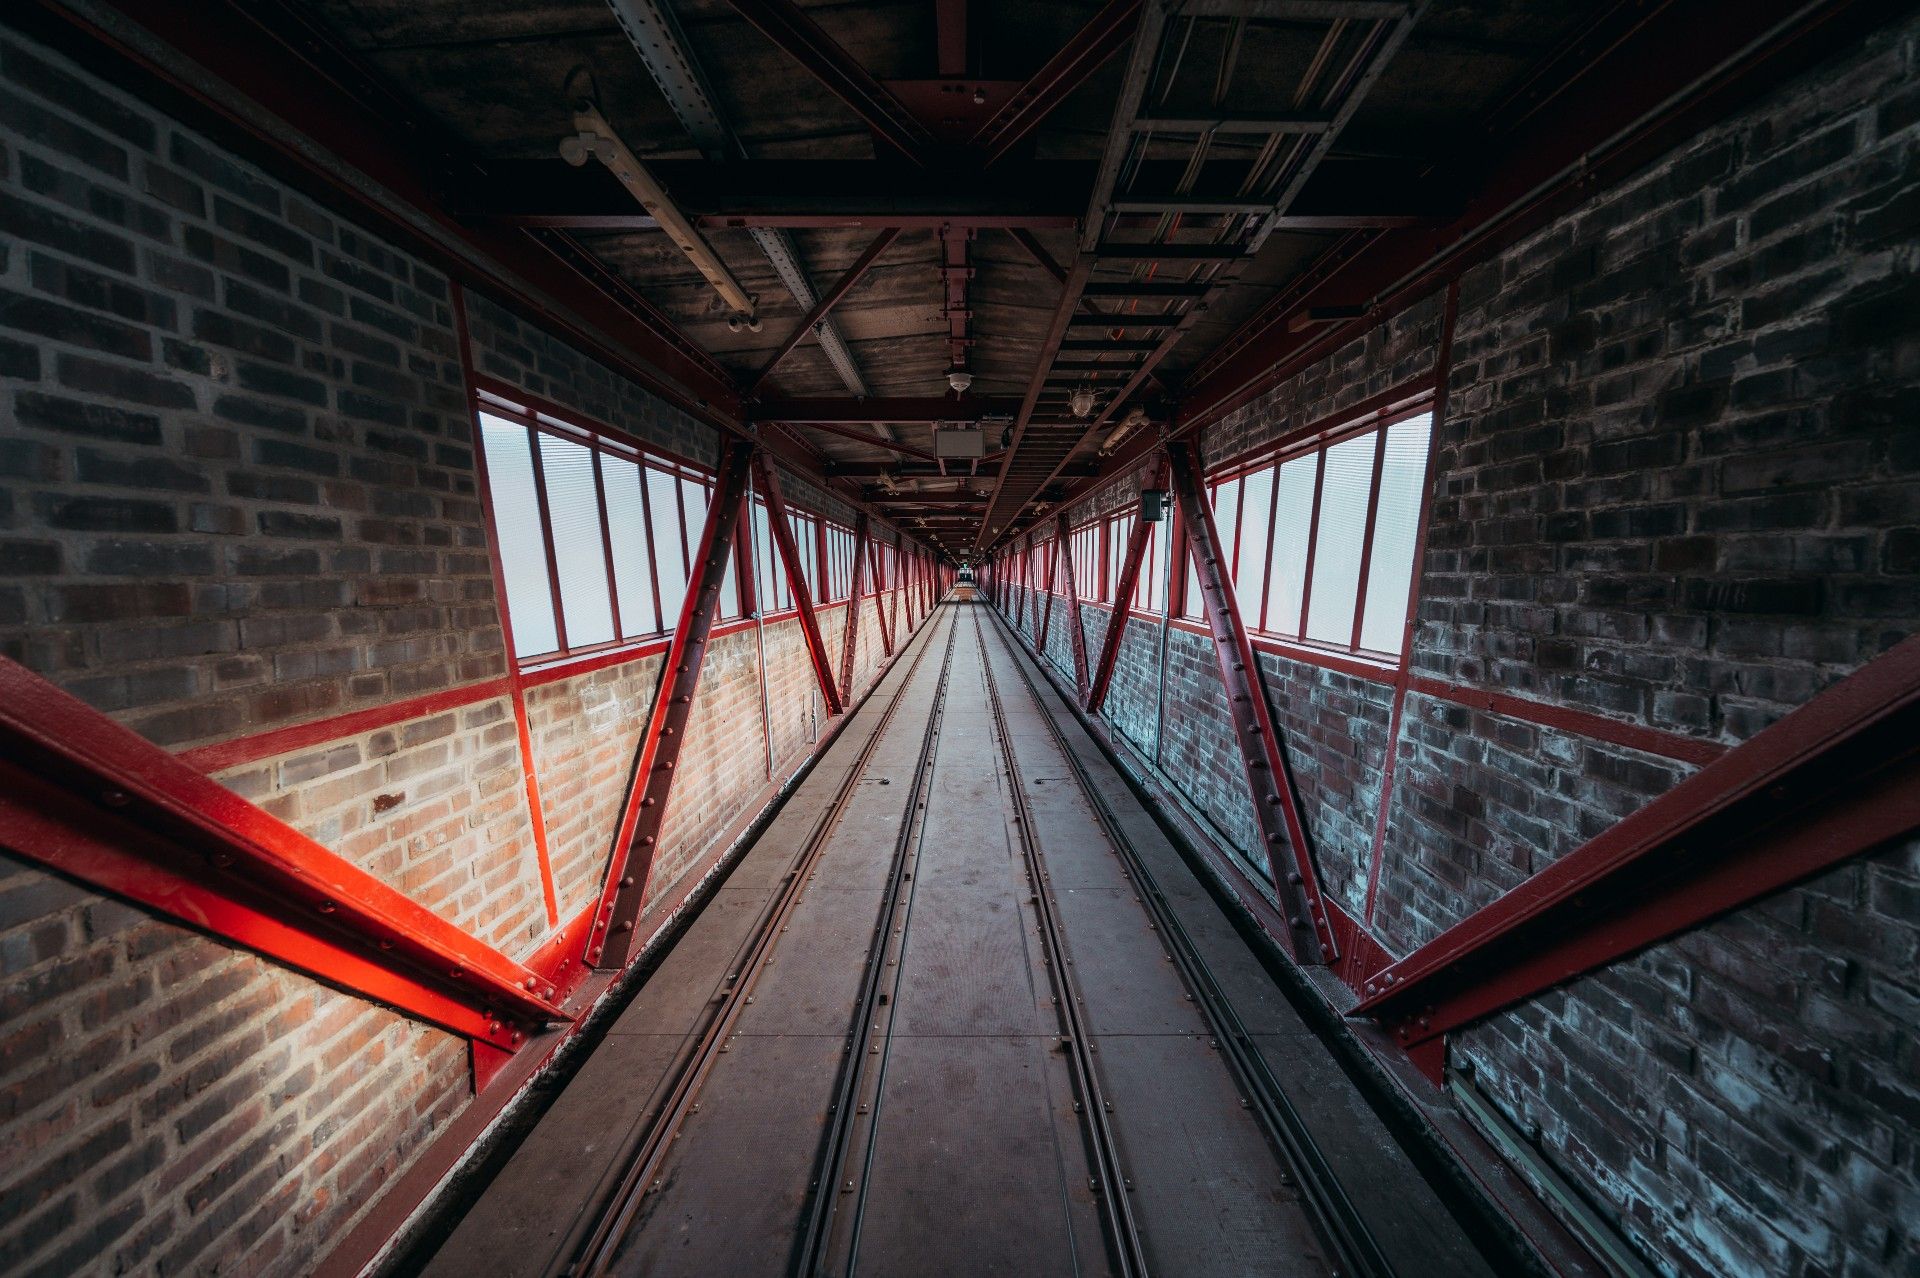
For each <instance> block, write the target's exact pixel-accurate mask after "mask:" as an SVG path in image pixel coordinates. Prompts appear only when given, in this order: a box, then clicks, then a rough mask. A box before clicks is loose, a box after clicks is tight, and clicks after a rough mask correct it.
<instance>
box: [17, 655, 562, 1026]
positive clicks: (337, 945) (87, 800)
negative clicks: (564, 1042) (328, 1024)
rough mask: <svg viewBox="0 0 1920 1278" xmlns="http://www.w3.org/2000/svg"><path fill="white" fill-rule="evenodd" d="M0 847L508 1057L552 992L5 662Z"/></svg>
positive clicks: (550, 1008)
mask: <svg viewBox="0 0 1920 1278" xmlns="http://www.w3.org/2000/svg"><path fill="white" fill-rule="evenodd" d="M0 846H4V847H6V848H8V849H9V850H11V851H12V852H14V853H16V854H18V855H20V856H22V857H25V858H27V859H28V860H32V861H37V862H39V863H41V864H43V865H46V866H48V867H50V868H51V869H54V870H57V871H59V872H60V873H62V874H66V875H69V876H71V877H73V878H76V879H80V880H82V881H83V882H86V883H90V884H92V885H94V886H95V887H98V888H101V889H103V890H105V891H108V892H113V893H115V894H117V895H120V896H124V897H127V898H129V899H131V900H135V901H138V902H140V903H141V904H143V905H146V906H148V907H150V908H152V909H154V910H156V911H159V912H160V913H163V914H166V915H169V916H171V917H173V918H176V919H179V920H181V921H182V922H184V923H186V924H188V925H189V926H192V927H196V928H199V929H200V930H202V931H204V932H207V933H209V934H211V935H213V936H217V937H220V938H222V939H223V940H227V941H230V942H232V943H233V944H235V945H239V946H243V947H245V948H247V949H251V950H254V951H257V952H258V953H261V954H265V955H267V956H268V957H270V958H273V959H276V960H278V961H280V962H282V963H285V964H287V965H288V966H290V967H294V968H297V969H299V970H301V971H304V972H307V973H310V974H312V975H314V976H316V977H319V978H320V979H321V980H324V981H328V982H330V983H332V984H334V985H337V986H339V987H341V988H342V989H345V990H348V991H350V992H352V993H354V994H357V995H359V996H361V997H363V998H367V999H371V1000H373V1001H375V1002H380V1003H386V1004H389V1005H391V1006H393V1007H397V1008H399V1009H401V1010H402V1011H405V1012H407V1013H409V1014H411V1015H414V1016H418V1017H420V1018H422V1019H424V1020H426V1021H429V1022H431V1023H433V1024H435V1025H439V1026H441V1027H443V1028H445V1029H449V1030H452V1031H453V1032H454V1033H457V1034H462V1035H465V1036H466V1037H468V1038H471V1039H474V1040H476V1041H483V1042H486V1043H488V1044H491V1045H492V1046H494V1047H498V1048H500V1049H501V1050H503V1051H512V1050H513V1049H514V1048H515V1047H516V1046H518V1044H519V1043H520V1041H521V1040H522V1038H523V1037H524V1035H525V1033H526V1032H527V1031H528V1030H531V1029H534V1028H537V1027H541V1026H544V1024H545V1023H546V1022H548V1021H550V1020H554V1021H565V1020H570V1019H572V1018H571V1017H570V1016H569V1015H568V1014H567V1013H566V1012H565V1011H563V1010H562V1009H561V1008H560V1007H559V1006H558V1005H557V1004H555V1003H553V1002H551V1001H550V998H551V996H552V994H553V992H554V990H553V986H552V985H551V984H550V983H549V982H547V981H545V980H543V979H542V978H541V977H540V976H539V975H538V974H537V973H535V972H534V971H532V970H531V969H529V968H527V967H524V966H522V965H521V964H519V963H517V962H515V961H514V960H512V959H510V958H508V957H507V956H506V955H504V954H502V953H501V952H500V951H499V950H496V949H494V948H493V947H492V946H490V945H488V944H486V943H485V942H484V941H482V940H480V939H479V938H478V937H475V936H473V935H471V934H470V933H468V932H466V931H464V930H462V929H461V928H459V927H457V926H455V925H454V924H452V923H450V922H448V921H447V920H446V919H443V918H441V917H440V916H439V915H438V914H435V913H434V912H433V911H432V910H430V909H428V908H427V907H426V906H424V905H421V904H419V903H418V902H416V901H414V900H412V899H411V898H410V897H408V896H407V895H406V894H404V893H402V892H400V891H397V890H396V889H394V888H391V887H389V886H387V884H385V883H383V882H381V881H380V880H379V879H377V878H375V877H374V876H373V875H371V874H368V873H367V872H366V871H364V870H362V869H360V868H359V867H357V866H355V865H353V864H352V863H351V862H349V861H347V860H345V859H344V858H342V857H340V856H338V855H336V854H335V853H333V852H331V851H329V850H328V849H327V848H325V847H323V846H321V845H320V844H319V843H317V842H315V841H314V840H313V839H310V838H308V837H307V836H306V835H304V834H302V833H300V831H298V830H296V829H294V828H293V827H292V826H290V825H288V824H286V823H285V822H284V821H281V820H280V819H279V818H277V817H274V816H272V815H271V814H269V813H267V812H265V811H263V810H262V809H260V808H259V807H256V806H255V805H254V804H252V803H249V802H248V801H247V800H245V799H243V798H241V797H240V796H239V795H237V794H235V793H233V791H231V790H229V789H227V788H226V787H225V786H223V785H221V784H220V783H219V782H217V781H213V780H210V779H209V778H207V777H205V776H203V775H201V774H200V773H199V772H198V771H197V770H195V769H194V768H193V767H192V766H190V765H189V764H187V763H184V762H182V761H181V760H179V759H176V758H175V757H174V756H173V755H172V754H171V753H169V752H168V751H166V750H163V749H161V748H160V747H159V746H156V745H154V744H152V743H151V742H149V741H147V740H146V739H145V738H143V737H141V736H139V735H138V734H137V733H135V732H133V731H131V730H130V729H127V728H124V727H122V726H121V725H120V724H117V723H115V722H114V721H113V720H111V719H109V718H107V717H106V716H105V715H103V714H101V713H100V712H99V711H97V710H95V709H93V708H92V707H91V706H89V705H87V704H85V703H84V702H82V701H80V700H78V699H77V698H75V697H73V696H71V695H69V694H68V693H65V692H62V691H61V690H60V689H58V688H56V687H54V686H53V685H52V684H51V683H48V682H47V681H46V680H45V679H42V678H41V677H40V676H39V675H36V674H34V673H33V672H32V671H30V670H28V669H27V668H26V667H24V666H21V665H17V664H15V663H14V662H12V661H8V660H6V659H4V658H0Z"/></svg>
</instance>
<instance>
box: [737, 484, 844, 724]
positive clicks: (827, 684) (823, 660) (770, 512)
mask: <svg viewBox="0 0 1920 1278" xmlns="http://www.w3.org/2000/svg"><path fill="white" fill-rule="evenodd" d="M753 479H754V483H755V485H756V486H757V487H758V488H759V489H760V494H761V496H763V497H764V498H766V502H767V525H768V527H769V528H771V529H772V531H773V544H774V545H776V546H778V547H779V548H780V559H781V561H782V562H783V563H784V564H785V565H786V568H787V583H788V584H789V585H790V586H792V587H793V602H794V606H795V607H796V608H798V609H799V611H800V633H801V635H802V636H803V637H804V638H805V639H806V641H807V657H808V658H809V659H810V660H811V661H812V662H813V675H814V678H815V679H817V680H818V681H819V683H820V696H821V697H822V698H823V699H824V700H825V701H826V703H827V713H828V714H829V715H836V714H839V713H840V711H841V708H842V705H843V703H842V702H841V700H840V689H839V688H838V687H837V686H836V685H835V683H834V679H833V666H832V665H831V663H830V662H829V661H828V659H827V645H826V642H825V641H824V640H822V639H821V638H820V618H819V617H818V616H817V615H815V613H814V611H813V592H812V591H811V590H809V589H808V588H807V573H806V569H805V567H804V566H803V565H802V563H801V561H800V548H799V547H798V546H796V545H795V544H794V541H793V527H792V525H790V524H789V523H788V522H787V503H786V501H785V500H784V499H783V498H782V497H781V496H780V481H779V479H778V478H776V477H775V476H774V473H773V467H772V466H770V465H768V464H767V459H766V456H765V454H762V453H756V454H754V458H753Z"/></svg>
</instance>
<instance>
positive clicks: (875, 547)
mask: <svg viewBox="0 0 1920 1278" xmlns="http://www.w3.org/2000/svg"><path fill="white" fill-rule="evenodd" d="M883 544H884V543H882V542H880V541H879V540H877V539H876V540H874V541H870V542H868V543H867V558H869V559H871V560H872V561H873V598H874V603H875V604H877V605H878V607H879V611H880V652H881V654H882V655H884V656H888V657H891V656H892V655H893V605H894V600H895V598H896V596H895V593H894V590H893V587H892V586H891V585H890V584H888V582H887V571H886V557H885V556H884V555H882V554H881V553H880V548H881V546H882V545H883Z"/></svg>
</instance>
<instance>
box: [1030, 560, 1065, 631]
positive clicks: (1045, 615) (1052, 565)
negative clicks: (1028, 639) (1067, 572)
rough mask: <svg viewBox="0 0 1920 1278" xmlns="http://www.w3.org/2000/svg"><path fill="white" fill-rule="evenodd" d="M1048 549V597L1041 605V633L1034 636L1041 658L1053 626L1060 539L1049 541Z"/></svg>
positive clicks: (1046, 583)
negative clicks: (1049, 630)
mask: <svg viewBox="0 0 1920 1278" xmlns="http://www.w3.org/2000/svg"><path fill="white" fill-rule="evenodd" d="M1046 547H1047V561H1046V570H1047V571H1046V578H1045V581H1044V584H1043V589H1045V591H1046V596H1045V598H1044V599H1043V600H1042V601H1041V604H1040V633H1039V634H1037V635H1035V636H1034V644H1033V650H1034V651H1035V652H1037V653H1039V654H1040V655H1041V656H1045V655H1046V652H1047V629H1048V627H1050V626H1052V625H1053V582H1054V574H1055V573H1056V572H1057V571H1059V568H1060V539H1059V538H1058V537H1054V538H1052V539H1050V540H1048V542H1047V543H1046Z"/></svg>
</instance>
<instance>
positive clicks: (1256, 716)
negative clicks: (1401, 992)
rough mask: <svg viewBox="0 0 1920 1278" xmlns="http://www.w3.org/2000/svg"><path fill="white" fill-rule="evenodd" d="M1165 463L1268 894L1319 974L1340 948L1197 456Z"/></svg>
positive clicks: (1190, 449) (1178, 453)
mask: <svg viewBox="0 0 1920 1278" xmlns="http://www.w3.org/2000/svg"><path fill="white" fill-rule="evenodd" d="M1168 462H1169V463H1170V466H1171V472H1172V476H1173V489H1174V493H1175V496H1176V497H1177V498H1178V500H1179V503H1180V514H1181V517H1182V518H1183V519H1184V521H1185V523H1186V528H1187V538H1188V544H1189V546H1190V548H1191V551H1192V554H1193V564H1194V568H1195V569H1196V571H1197V572H1198V574H1199V577H1200V596H1201V598H1202V600H1204V601H1205V603H1206V613H1207V629H1208V631H1209V632H1210V633H1211V634H1212V636H1213V650H1214V657H1215V659H1216V660H1217V661H1218V662H1219V665H1220V679H1221V681H1222V682H1223V683H1224V684H1225V685H1226V690H1227V706H1228V709H1229V711H1230V712H1231V714H1232V716H1233V726H1234V735H1235V737H1237V738H1238V740H1239V742H1240V755H1241V761H1242V762H1243V763H1244V764H1245V766H1246V774H1247V789H1248V791H1249V792H1250V794H1251V796H1252V799H1253V809H1254V813H1255V819H1256V820H1257V821H1258V823H1259V826H1260V830H1261V833H1262V834H1263V836H1264V838H1265V842H1266V847H1265V851H1266V853H1267V862H1268V869H1269V870H1270V871H1271V872H1272V875H1273V886H1274V891H1275V892H1276V893H1277V894H1278V896H1279V899H1280V902H1281V904H1282V906H1283V907H1284V909H1285V911H1286V913H1287V916H1288V922H1289V923H1291V924H1292V928H1291V930H1290V934H1289V936H1288V940H1289V942H1290V943H1291V945H1292V949H1293V954H1294V957H1295V958H1296V959H1298V960H1299V961H1300V962H1301V963H1303V964H1308V965H1314V966H1318V965H1321V964H1324V963H1327V962H1329V961H1330V960H1332V959H1333V958H1335V957H1336V956H1337V954H1338V948H1339V947H1338V944H1337V942H1336V940H1335V937H1334V932H1333V925H1332V920H1331V919H1330V917H1329V915H1328V913H1327V910H1326V908H1325V906H1324V905H1323V903H1322V901H1321V899H1320V897H1321V894H1320V882H1319V876H1318V875H1317V874H1316V873H1315V871H1314V865H1313V855H1312V852H1311V851H1310V850H1309V848H1308V847H1307V835H1306V828H1305V826H1304V824H1303V823H1302V822H1301V820H1300V806H1299V802H1298V799H1297V797H1296V796H1295V794H1294V788H1293V777H1292V775H1291V774H1290V772H1289V771H1288V768H1287V758H1286V752H1285V750H1284V749H1283V748H1282V746H1281V741H1280V733H1279V729H1278V727H1277V726H1276V724H1275V723H1274V717H1273V709H1272V707H1271V706H1269V705H1268V704H1267V691H1266V684H1265V682H1264V680H1262V678H1261V676H1260V664H1259V661H1258V660H1257V659H1256V658H1255V656H1254V652H1253V645H1252V643H1251V642H1249V641H1248V639H1247V631H1246V627H1245V626H1244V625H1242V624H1241V621H1240V608H1239V604H1238V602H1237V601H1236V600H1235V598H1234V593H1233V579H1232V577H1231V576H1230V575H1229V574H1228V568H1227V558H1226V554H1225V552H1224V551H1223V550H1222V549H1221V546H1220V530H1219V528H1218V527H1217V526H1216V525H1215V524H1214V522H1213V511H1212V509H1211V507H1210V506H1209V505H1208V503H1207V498H1206V491H1205V489H1204V487H1203V486H1202V480H1201V460H1200V450H1199V448H1198V446H1197V445H1195V444H1193V443H1192V442H1184V443H1180V444H1176V445H1174V446H1173V447H1172V448H1171V449H1170V450H1169V451H1168ZM1282 852H1285V853H1286V854H1287V863H1286V864H1285V865H1283V864H1281V858H1280V856H1279V854H1280V853H1282Z"/></svg>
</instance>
